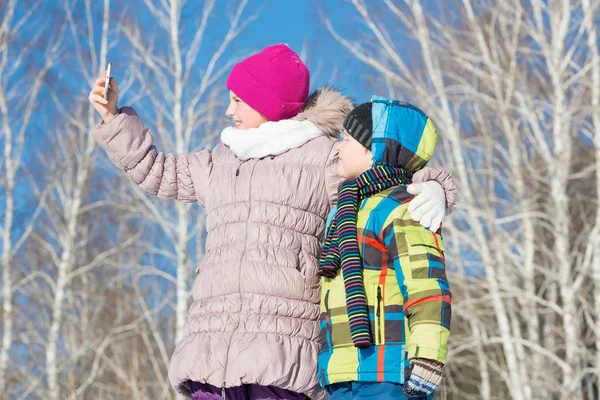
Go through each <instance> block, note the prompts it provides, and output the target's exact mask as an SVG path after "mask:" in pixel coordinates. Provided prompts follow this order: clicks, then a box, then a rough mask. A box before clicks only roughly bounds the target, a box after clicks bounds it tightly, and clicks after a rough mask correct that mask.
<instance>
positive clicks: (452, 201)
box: [413, 167, 458, 215]
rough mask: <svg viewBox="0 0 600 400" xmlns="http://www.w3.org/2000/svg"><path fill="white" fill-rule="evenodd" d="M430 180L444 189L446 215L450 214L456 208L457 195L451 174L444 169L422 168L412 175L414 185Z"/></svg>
mask: <svg viewBox="0 0 600 400" xmlns="http://www.w3.org/2000/svg"><path fill="white" fill-rule="evenodd" d="M432 180H433V181H436V182H438V183H439V184H440V185H442V188H444V193H445V194H446V215H450V214H452V211H454V209H455V208H456V197H457V193H458V191H457V190H456V185H455V184H454V180H453V179H452V174H451V173H450V172H448V171H446V170H445V169H437V168H430V167H424V168H422V169H420V170H419V171H417V172H415V173H414V175H413V182H414V183H421V182H427V181H432Z"/></svg>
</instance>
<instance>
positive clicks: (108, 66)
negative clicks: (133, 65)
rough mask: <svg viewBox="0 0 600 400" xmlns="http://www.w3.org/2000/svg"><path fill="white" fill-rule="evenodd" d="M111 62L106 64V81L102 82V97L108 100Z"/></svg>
mask: <svg viewBox="0 0 600 400" xmlns="http://www.w3.org/2000/svg"><path fill="white" fill-rule="evenodd" d="M111 65H112V64H111V63H108V65H107V66H106V82H104V98H105V99H106V100H108V89H109V88H110V77H111V75H110V67H111Z"/></svg>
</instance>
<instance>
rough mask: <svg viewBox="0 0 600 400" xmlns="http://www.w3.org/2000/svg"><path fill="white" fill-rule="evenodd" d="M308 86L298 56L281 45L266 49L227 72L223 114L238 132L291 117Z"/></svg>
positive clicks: (308, 79)
mask: <svg viewBox="0 0 600 400" xmlns="http://www.w3.org/2000/svg"><path fill="white" fill-rule="evenodd" d="M309 84H310V72H309V71H308V68H307V67H306V65H305V64H304V63H303V62H302V60H300V57H298V54H296V53H295V52H294V51H293V50H292V49H290V48H289V47H288V46H287V45H285V44H277V45H274V46H269V47H266V48H265V49H264V50H262V51H261V52H260V53H257V54H254V55H252V56H250V57H248V58H246V59H244V60H242V61H241V62H239V63H237V64H236V65H235V66H234V67H233V69H232V70H231V73H230V74H229V77H228V78H227V83H226V85H227V88H228V89H229V91H230V102H229V107H228V108H227V112H226V115H227V116H228V117H231V118H232V119H233V120H234V123H235V124H236V128H238V129H249V128H256V127H258V126H259V125H260V124H262V123H263V122H265V121H279V120H282V119H288V118H292V117H294V116H296V115H297V114H298V113H299V112H300V111H301V110H302V107H303V106H304V103H306V99H307V97H308V88H309ZM240 100H241V101H240Z"/></svg>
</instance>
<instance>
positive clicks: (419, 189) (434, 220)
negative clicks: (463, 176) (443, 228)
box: [406, 181, 446, 232]
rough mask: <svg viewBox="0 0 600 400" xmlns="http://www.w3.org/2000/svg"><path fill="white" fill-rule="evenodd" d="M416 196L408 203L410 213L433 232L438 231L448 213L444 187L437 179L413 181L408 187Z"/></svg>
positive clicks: (409, 191)
mask: <svg viewBox="0 0 600 400" xmlns="http://www.w3.org/2000/svg"><path fill="white" fill-rule="evenodd" d="M406 190H407V191H408V193H410V194H412V195H415V196H416V197H415V198H414V199H412V200H411V201H410V203H408V213H409V214H410V216H411V217H412V219H414V220H415V221H417V222H420V223H421V225H423V226H424V227H425V228H429V230H430V231H432V232H437V230H438V229H439V228H440V224H441V223H442V219H443V218H444V215H446V196H445V194H444V188H443V187H442V185H440V184H439V183H438V182H436V181H428V182H423V183H412V184H410V185H408V187H407V188H406Z"/></svg>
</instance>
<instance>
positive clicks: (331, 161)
mask: <svg viewBox="0 0 600 400" xmlns="http://www.w3.org/2000/svg"><path fill="white" fill-rule="evenodd" d="M337 144H338V142H337V141H336V142H334V144H333V147H332V148H331V152H330V153H329V156H328V157H327V165H326V166H325V186H326V188H327V195H328V196H329V205H330V206H332V207H333V206H334V205H336V204H337V200H338V188H339V187H340V184H341V183H342V181H343V178H342V177H341V176H339V175H338V160H339V158H338V150H337Z"/></svg>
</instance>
